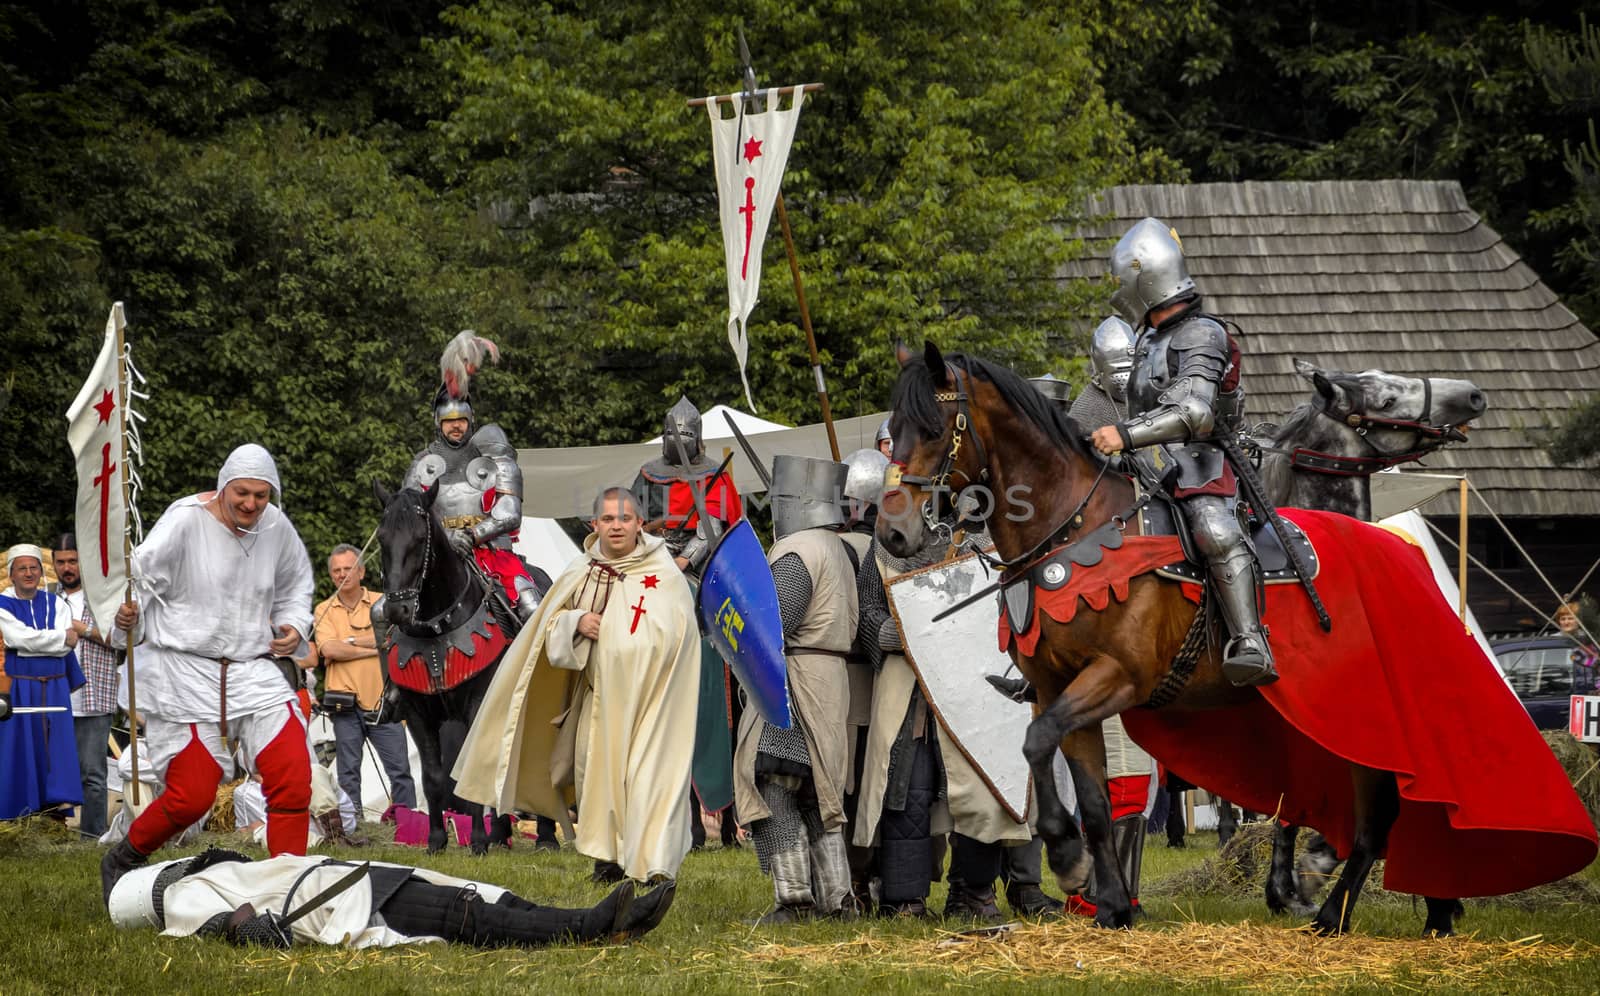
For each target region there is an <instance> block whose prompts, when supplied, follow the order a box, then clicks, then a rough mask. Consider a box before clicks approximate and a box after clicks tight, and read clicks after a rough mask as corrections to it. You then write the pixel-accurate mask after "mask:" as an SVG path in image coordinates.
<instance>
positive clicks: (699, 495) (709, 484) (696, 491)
mask: <svg viewBox="0 0 1600 996" xmlns="http://www.w3.org/2000/svg"><path fill="white" fill-rule="evenodd" d="M728 424H729V425H733V419H731V418H730V419H728ZM734 431H735V432H737V431H739V430H738V429H737V427H736V428H735V429H734ZM672 442H673V445H675V446H676V447H677V448H678V459H679V460H681V461H683V463H682V464H681V466H682V467H683V468H684V469H685V470H686V471H687V470H688V468H689V463H690V461H689V450H688V449H687V448H686V447H685V446H684V445H683V440H682V439H681V438H680V437H679V436H678V434H677V433H676V432H674V433H673V434H672ZM732 461H733V454H732V453H729V454H728V455H727V456H725V457H723V458H722V465H721V466H719V467H718V468H717V470H716V473H714V474H712V475H711V476H710V477H708V478H706V488H705V490H706V491H710V490H711V488H713V487H715V486H716V483H717V478H719V477H721V476H722V475H723V474H724V473H726V472H727V470H728V464H729V463H731V462H732ZM684 483H685V484H687V485H689V494H691V495H693V496H694V511H695V515H697V516H699V518H698V519H696V520H695V524H696V526H703V527H704V528H705V531H706V533H707V534H709V533H710V532H711V530H712V525H711V523H712V521H713V520H712V518H711V513H710V512H707V511H706V496H705V492H702V491H701V490H700V488H699V487H698V486H697V485H696V484H695V482H693V481H688V480H686V481H684ZM668 514H671V510H670V509H669V510H668ZM724 535H725V534H724V533H722V532H718V533H717V534H716V535H715V536H710V535H708V536H707V538H708V539H710V540H711V549H710V550H709V551H707V553H706V561H709V560H710V559H711V554H712V553H715V552H716V549H717V544H718V543H720V542H721V541H722V537H723V536H724ZM702 563H704V561H702Z"/></svg>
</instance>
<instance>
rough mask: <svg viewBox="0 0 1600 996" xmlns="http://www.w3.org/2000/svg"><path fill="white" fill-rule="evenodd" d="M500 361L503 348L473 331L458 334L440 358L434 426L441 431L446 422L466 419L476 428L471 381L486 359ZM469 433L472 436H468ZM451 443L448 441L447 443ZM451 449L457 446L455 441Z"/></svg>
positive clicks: (434, 404)
mask: <svg viewBox="0 0 1600 996" xmlns="http://www.w3.org/2000/svg"><path fill="white" fill-rule="evenodd" d="M485 357H488V359H489V362H490V363H499V362H500V347H499V346H496V345H495V344H494V343H492V342H490V341H489V340H488V339H485V338H483V337H482V336H480V335H478V334H477V333H476V332H473V331H472V330H471V329H467V330H465V331H463V332H461V333H459V334H458V335H457V336H456V337H455V338H454V339H451V340H450V341H449V342H448V343H447V344H446V345H445V347H444V352H443V353H441V354H440V356H439V377H440V381H441V383H440V384H439V390H438V392H437V393H436V394H435V395H434V398H433V424H434V425H435V426H436V427H441V428H442V423H443V422H445V421H446V420H447V419H455V418H464V419H466V420H467V423H468V425H469V426H471V427H475V420H474V419H473V416H472V393H471V391H472V378H473V376H474V375H476V374H477V372H478V371H479V370H480V369H482V368H483V361H484V358H485ZM469 434H470V433H469ZM447 441H448V440H447ZM451 445H452V446H454V445H457V444H456V443H454V442H452V443H451Z"/></svg>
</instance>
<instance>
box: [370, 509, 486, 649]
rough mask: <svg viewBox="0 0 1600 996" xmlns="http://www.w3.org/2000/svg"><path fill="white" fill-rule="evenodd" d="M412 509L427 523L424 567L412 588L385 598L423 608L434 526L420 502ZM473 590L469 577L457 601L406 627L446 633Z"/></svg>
mask: <svg viewBox="0 0 1600 996" xmlns="http://www.w3.org/2000/svg"><path fill="white" fill-rule="evenodd" d="M411 510H412V511H413V512H415V513H416V514H417V515H418V516H419V517H420V518H422V519H423V520H424V523H425V525H424V527H423V530H422V535H423V545H422V567H421V569H420V570H418V571H417V576H416V577H415V578H414V579H412V586H411V587H410V588H401V589H399V590H398V591H393V592H385V593H384V598H385V599H387V600H388V601H390V602H407V601H409V602H414V603H416V606H417V608H421V607H422V582H423V581H425V580H427V577H428V571H429V569H431V568H432V567H433V526H432V523H430V522H427V520H428V518H429V515H428V511H427V509H425V508H423V507H422V506H421V505H419V504H416V503H413V504H412V506H411ZM471 591H472V583H471V580H470V578H469V580H468V583H467V585H466V586H465V587H464V588H462V589H461V594H459V595H457V596H456V598H455V601H453V602H451V603H450V606H449V607H448V608H446V609H445V610H444V611H443V612H440V613H439V614H438V615H435V616H432V617H430V618H428V619H422V620H414V621H413V622H412V623H411V624H410V625H409V626H406V627H405V629H407V630H408V631H412V632H416V631H419V630H420V631H422V632H425V633H427V634H428V635H431V636H439V635H441V634H443V633H445V632H446V631H447V630H448V629H450V628H451V620H452V619H453V618H454V617H455V614H456V612H457V610H459V609H461V608H462V607H463V606H464V605H465V604H466V601H467V595H468V594H470V593H471Z"/></svg>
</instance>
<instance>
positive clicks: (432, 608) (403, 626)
mask: <svg viewBox="0 0 1600 996" xmlns="http://www.w3.org/2000/svg"><path fill="white" fill-rule="evenodd" d="M373 494H374V495H376V496H377V499H378V503H379V504H380V505H381V506H382V507H383V521H382V522H381V524H380V525H379V526H378V546H379V549H380V551H381V554H382V558H383V560H382V563H383V579H384V589H385V590H384V599H383V610H382V616H383V618H382V619H381V620H375V621H377V622H387V623H389V634H388V638H387V640H385V641H383V643H382V646H383V650H382V657H383V661H384V666H385V669H386V672H387V673H386V679H387V681H388V683H389V684H390V685H391V688H392V690H393V693H394V694H395V695H396V697H397V699H398V702H399V706H400V714H401V718H402V719H404V720H406V725H407V727H408V728H409V729H410V731H411V736H412V737H413V738H414V739H415V740H416V742H417V752H418V753H419V754H420V755H421V756H422V791H423V795H424V796H426V797H427V800H428V851H429V852H430V853H433V852H437V851H440V850H443V849H444V846H445V842H446V836H445V829H444V812H445V810H446V809H455V810H456V811H458V812H463V813H466V814H467V815H469V816H470V817H471V818H472V853H474V854H483V853H485V852H487V851H488V849H489V845H490V844H505V845H507V846H509V843H508V842H509V840H510V837H511V818H510V816H499V817H496V818H495V820H494V821H493V822H494V826H493V830H492V832H485V830H484V826H483V807H482V806H480V805H478V804H477V803H474V802H467V801H466V800H464V799H460V798H457V797H456V794H455V787H456V783H455V779H453V778H451V777H450V771H451V769H452V768H454V767H455V763H456V755H457V754H459V753H460V752H461V744H462V742H463V741H464V740H465V739H466V735H467V730H468V729H469V728H471V726H472V721H473V719H474V718H476V716H477V714H478V706H479V705H480V704H481V703H482V702H483V696H484V693H485V692H486V691H488V689H489V683H490V682H491V681H492V680H493V679H494V672H495V668H496V667H498V666H499V663H500V657H501V655H502V654H504V653H505V649H506V647H507V646H509V645H510V641H511V639H512V638H513V637H514V636H515V635H516V629H517V624H516V622H515V620H514V617H513V616H512V614H511V612H510V611H509V609H507V608H506V607H505V606H503V605H501V604H500V600H498V599H494V598H491V597H489V588H488V587H487V585H486V584H485V583H484V581H483V579H482V577H481V576H480V575H479V574H478V572H477V571H475V570H473V569H472V568H471V566H470V565H469V564H468V563H467V561H466V560H464V559H463V558H462V557H461V556H460V555H458V554H457V553H456V552H455V551H454V550H453V549H451V547H450V543H449V542H448V540H446V538H445V533H444V526H443V525H441V524H440V522H439V519H438V517H437V516H435V515H434V514H433V501H434V498H435V496H436V494H437V492H435V491H419V490H417V489H415V488H406V489H404V490H402V491H398V492H395V493H393V494H391V493H390V492H389V490H388V489H387V488H385V487H384V486H383V485H381V484H378V483H376V482H375V483H374V484H373Z"/></svg>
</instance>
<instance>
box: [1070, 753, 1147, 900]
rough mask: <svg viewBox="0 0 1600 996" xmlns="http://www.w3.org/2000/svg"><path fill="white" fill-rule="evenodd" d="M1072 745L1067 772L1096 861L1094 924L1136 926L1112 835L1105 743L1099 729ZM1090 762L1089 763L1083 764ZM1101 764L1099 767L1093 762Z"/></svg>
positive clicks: (1090, 850) (1090, 852) (1085, 835)
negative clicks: (1086, 759) (1070, 775)
mask: <svg viewBox="0 0 1600 996" xmlns="http://www.w3.org/2000/svg"><path fill="white" fill-rule="evenodd" d="M1067 739H1068V742H1069V743H1070V744H1071V747H1070V751H1069V753H1068V754H1067V755H1066V757H1067V770H1068V771H1070V772H1072V786H1073V788H1074V789H1076V790H1077V793H1078V815H1079V816H1080V817H1081V818H1082V819H1083V833H1084V837H1086V838H1087V840H1088V852H1089V854H1090V855H1091V856H1092V857H1093V859H1094V868H1093V871H1094V902H1095V907H1096V910H1095V915H1094V922H1095V925H1096V926H1100V927H1131V926H1133V902H1132V897H1131V896H1130V895H1129V894H1128V883H1127V882H1126V881H1125V880H1124V879H1123V877H1122V862H1121V861H1120V860H1119V859H1118V857H1117V849H1116V845H1115V841H1114V838H1113V837H1112V835H1111V798H1110V797H1109V796H1108V795H1107V794H1106V788H1105V785H1106V779H1105V742H1104V741H1103V740H1101V739H1100V737H1099V734H1098V729H1097V728H1095V729H1084V730H1077V731H1075V732H1074V733H1072V734H1070V735H1069V736H1068V738H1067ZM1085 758H1088V759H1089V760H1088V761H1087V763H1086V761H1085V760H1084V759H1085ZM1095 761H1098V762H1099V763H1098V764H1095V763H1094V762H1095Z"/></svg>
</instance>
